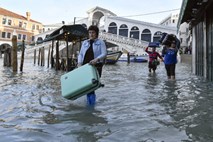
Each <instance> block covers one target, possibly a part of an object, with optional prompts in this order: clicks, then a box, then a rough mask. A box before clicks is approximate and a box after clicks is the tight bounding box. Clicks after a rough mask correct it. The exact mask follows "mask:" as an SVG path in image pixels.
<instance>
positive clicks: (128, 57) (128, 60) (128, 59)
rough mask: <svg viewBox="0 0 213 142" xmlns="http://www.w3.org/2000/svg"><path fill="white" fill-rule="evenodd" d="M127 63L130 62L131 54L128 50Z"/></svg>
mask: <svg viewBox="0 0 213 142" xmlns="http://www.w3.org/2000/svg"><path fill="white" fill-rule="evenodd" d="M127 63H128V64H129V63H130V55H129V52H127Z"/></svg>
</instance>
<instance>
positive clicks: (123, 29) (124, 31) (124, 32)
mask: <svg viewBox="0 0 213 142" xmlns="http://www.w3.org/2000/svg"><path fill="white" fill-rule="evenodd" d="M119 35H120V36H125V37H128V27H127V25H126V24H122V25H121V26H120V28H119Z"/></svg>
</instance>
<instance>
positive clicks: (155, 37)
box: [153, 31, 162, 42]
mask: <svg viewBox="0 0 213 142" xmlns="http://www.w3.org/2000/svg"><path fill="white" fill-rule="evenodd" d="M161 35H162V32H160V31H157V32H155V34H154V36H153V42H158V41H159V39H160V38H161Z"/></svg>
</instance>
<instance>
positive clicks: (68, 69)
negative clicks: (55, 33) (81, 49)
mask: <svg viewBox="0 0 213 142" xmlns="http://www.w3.org/2000/svg"><path fill="white" fill-rule="evenodd" d="M66 46H67V47H66V49H67V72H68V71H70V70H71V69H70V60H69V50H68V37H67V38H66Z"/></svg>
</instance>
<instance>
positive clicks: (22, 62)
mask: <svg viewBox="0 0 213 142" xmlns="http://www.w3.org/2000/svg"><path fill="white" fill-rule="evenodd" d="M24 51H25V43H24V40H23V41H22V54H21V65H20V71H21V72H22V71H23V64H24Z"/></svg>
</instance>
